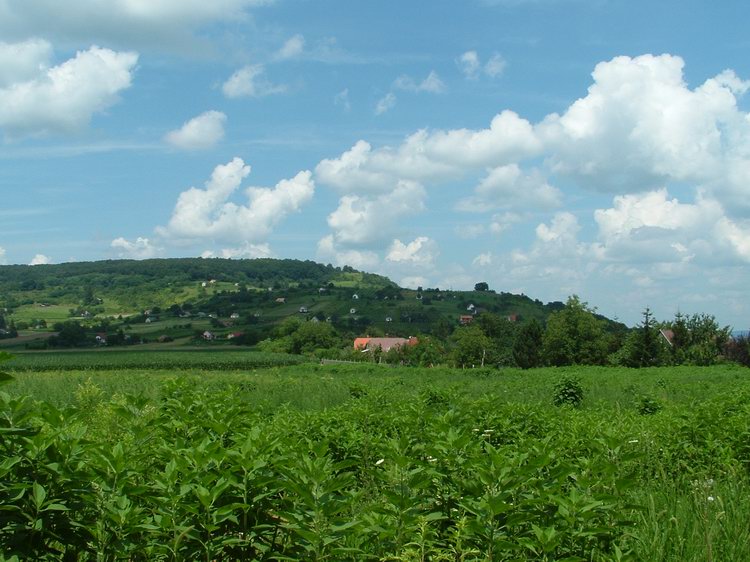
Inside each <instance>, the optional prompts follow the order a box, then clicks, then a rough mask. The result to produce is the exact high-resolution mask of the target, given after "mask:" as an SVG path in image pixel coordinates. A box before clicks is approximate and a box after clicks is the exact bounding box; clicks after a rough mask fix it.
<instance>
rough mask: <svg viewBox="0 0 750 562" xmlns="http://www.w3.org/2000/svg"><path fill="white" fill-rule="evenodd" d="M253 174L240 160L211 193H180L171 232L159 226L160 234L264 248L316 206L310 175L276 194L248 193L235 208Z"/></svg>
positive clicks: (223, 168)
mask: <svg viewBox="0 0 750 562" xmlns="http://www.w3.org/2000/svg"><path fill="white" fill-rule="evenodd" d="M249 174H250V166H246V165H245V163H244V162H243V161H242V160H241V159H240V158H234V159H233V160H232V161H231V162H229V163H227V164H224V165H220V166H217V167H216V168H215V169H214V171H213V174H212V175H211V179H210V180H209V181H208V182H206V185H205V189H197V188H195V187H192V188H190V189H188V190H187V191H184V192H182V193H181V194H180V196H179V198H178V199H177V204H176V205H175V208H174V211H173V213H172V218H171V219H170V221H169V223H168V224H167V226H166V227H158V228H157V233H158V234H159V235H160V236H162V237H164V238H167V239H171V240H198V239H213V240H220V241H226V242H230V243H240V244H244V243H250V244H258V243H261V242H262V241H263V240H265V238H266V237H268V236H269V234H270V233H271V231H272V230H273V228H274V226H276V225H277V224H278V223H279V222H280V221H281V220H283V219H284V218H285V217H286V216H287V215H288V214H290V213H293V212H296V211H299V209H300V208H301V207H302V206H303V205H304V204H305V203H307V202H308V201H310V199H312V196H313V193H314V191H315V185H314V183H313V180H312V174H311V173H310V172H308V171H304V172H300V173H298V174H297V175H296V176H295V177H293V178H291V179H286V180H282V181H280V182H279V183H277V184H276V186H275V187H274V188H272V189H270V188H260V187H251V188H248V189H246V190H245V195H246V196H247V200H248V203H247V205H238V204H236V203H233V202H232V201H230V200H229V199H230V197H231V196H232V195H233V194H234V193H235V192H236V191H237V190H238V189H239V187H240V184H241V183H242V180H243V179H245V178H246V177H247V176H248V175H249Z"/></svg>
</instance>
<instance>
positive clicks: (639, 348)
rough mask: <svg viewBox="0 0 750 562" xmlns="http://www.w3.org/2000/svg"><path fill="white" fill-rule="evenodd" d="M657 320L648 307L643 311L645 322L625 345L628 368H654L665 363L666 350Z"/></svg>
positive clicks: (625, 361)
mask: <svg viewBox="0 0 750 562" xmlns="http://www.w3.org/2000/svg"><path fill="white" fill-rule="evenodd" d="M659 337H660V336H659V329H658V328H657V324H656V320H655V319H654V317H653V315H652V314H651V310H650V309H649V308H648V307H647V308H646V310H644V311H643V321H642V322H641V325H640V326H639V327H638V328H636V329H635V330H634V331H633V332H632V333H631V334H630V336H629V337H628V339H627V341H626V343H625V350H626V351H625V360H624V363H625V365H627V366H628V367H636V368H638V367H653V366H656V365H661V364H662V363H663V362H664V355H665V353H664V348H663V345H662V344H661V342H660V341H659Z"/></svg>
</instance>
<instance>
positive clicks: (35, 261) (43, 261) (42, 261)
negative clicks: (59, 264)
mask: <svg viewBox="0 0 750 562" xmlns="http://www.w3.org/2000/svg"><path fill="white" fill-rule="evenodd" d="M50 263H52V260H51V259H50V258H48V257H47V256H45V255H44V254H36V255H35V256H34V257H33V258H31V261H30V262H29V265H47V264H50Z"/></svg>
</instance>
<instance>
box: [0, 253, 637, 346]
mask: <svg viewBox="0 0 750 562" xmlns="http://www.w3.org/2000/svg"><path fill="white" fill-rule="evenodd" d="M561 307H562V303H559V302H554V303H547V304H544V303H542V302H541V301H539V300H532V299H531V298H529V297H527V296H525V295H514V294H511V293H505V292H495V291H492V290H484V291H450V290H440V289H438V288H425V289H424V290H423V291H416V290H410V289H403V288H400V287H398V286H397V285H396V284H395V283H393V282H392V281H390V280H389V279H387V278H385V277H382V276H379V275H374V274H370V273H364V272H359V271H356V270H354V269H352V268H349V267H344V268H338V267H333V266H331V265H322V264H319V263H315V262H312V261H298V260H276V259H265V258H264V259H254V260H228V259H219V258H211V259H201V258H189V259H154V260H143V261H132V260H115V261H102V262H83V263H65V264H58V265H42V266H34V267H31V266H21V265H15V266H0V311H2V312H4V315H5V317H6V322H8V323H10V322H11V321H12V322H13V323H14V324H15V325H16V326H17V327H18V329H19V333H20V334H21V335H22V336H24V337H26V338H30V339H31V340H33V339H34V338H35V337H38V338H41V337H42V336H43V335H44V334H46V333H48V332H50V331H52V327H53V325H54V324H56V323H60V322H64V321H68V320H78V321H80V322H83V323H85V324H88V325H89V326H90V327H92V328H96V327H97V326H98V327H100V328H101V330H102V331H103V332H111V331H113V330H115V329H118V328H126V329H127V331H128V332H129V333H130V334H132V335H134V336H138V337H139V338H146V339H147V340H152V341H153V340H155V339H157V338H158V337H160V336H168V338H169V339H175V340H178V341H183V340H184V341H187V340H188V339H190V338H191V337H193V336H195V334H196V333H198V332H200V331H204V330H211V331H212V332H215V333H216V335H217V336H221V339H226V336H227V335H229V334H233V333H234V334H236V333H243V334H244V333H246V332H249V333H253V334H254V335H253V337H252V338H250V339H251V340H253V341H256V340H257V339H258V338H261V337H264V335H266V334H268V333H269V332H270V331H271V330H272V329H273V328H274V327H277V326H278V325H279V324H280V323H282V322H283V321H284V320H286V319H288V318H297V319H299V320H301V321H323V322H329V323H331V324H332V325H333V326H334V327H335V328H336V329H337V330H338V331H340V332H341V333H346V334H363V333H370V334H390V335H400V336H407V335H413V334H418V333H427V334H436V335H440V336H445V335H447V334H449V333H450V332H451V331H452V330H453V329H454V328H455V327H456V326H458V325H459V324H460V323H461V321H462V320H461V317H462V316H464V317H465V318H464V319H463V322H470V321H471V320H472V319H473V318H474V317H476V316H478V315H479V314H481V313H482V312H489V313H493V314H497V315H500V316H504V317H508V318H509V319H511V320H513V321H517V322H526V321H528V320H531V319H536V320H539V321H541V322H544V321H545V319H546V318H547V316H548V315H549V314H550V313H551V312H553V311H555V310H558V309H559V308H561ZM609 324H610V327H612V328H624V327H623V326H622V325H618V324H616V323H612V322H610V323H609ZM6 343H7V342H6ZM250 343H252V342H250Z"/></svg>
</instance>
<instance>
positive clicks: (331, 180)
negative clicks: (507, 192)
mask: <svg viewBox="0 0 750 562" xmlns="http://www.w3.org/2000/svg"><path fill="white" fill-rule="evenodd" d="M540 150H541V143H540V142H539V141H538V139H537V137H536V136H535V134H534V130H533V128H532V126H531V124H530V123H529V122H528V121H526V120H525V119H521V118H520V117H518V115H516V114H515V113H513V112H512V111H504V112H502V113H500V114H499V115H496V116H495V117H494V118H493V119H492V122H491V123H490V126H489V128H487V129H480V130H470V129H452V130H448V131H441V130H436V131H428V130H420V131H417V132H416V133H414V134H412V135H411V136H409V137H407V138H406V140H405V141H404V142H403V143H402V144H401V145H400V146H399V147H397V148H395V149H394V148H391V147H383V148H380V149H375V150H373V149H372V147H371V146H370V144H369V143H367V142H365V141H358V142H357V143H356V144H355V145H354V146H353V147H352V148H351V149H350V150H348V151H347V152H344V153H343V154H342V155H341V156H340V157H339V158H333V159H326V160H322V161H321V162H320V163H319V164H318V166H317V167H316V169H315V173H316V177H317V178H318V180H319V181H320V182H322V183H325V184H327V185H330V186H331V187H333V188H335V189H337V190H339V191H342V192H345V193H346V192H350V191H357V192H358V193H360V192H363V191H370V192H377V191H386V190H390V189H392V187H393V185H394V184H395V183H396V182H397V181H399V180H402V179H403V180H412V181H419V182H429V181H446V180H449V179H455V178H459V177H461V176H463V175H465V174H467V173H469V172H476V171H482V170H484V169H485V168H487V167H497V166H503V165H506V164H509V163H512V162H516V161H518V160H520V159H523V158H528V157H531V156H535V155H537V154H538V153H539V152H540Z"/></svg>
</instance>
